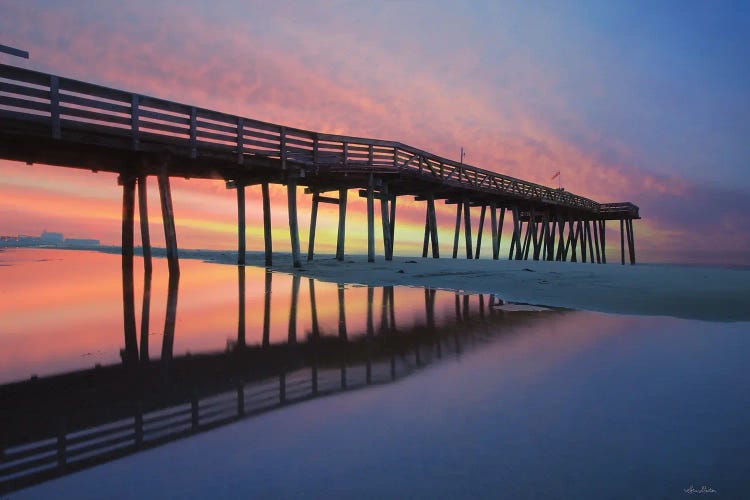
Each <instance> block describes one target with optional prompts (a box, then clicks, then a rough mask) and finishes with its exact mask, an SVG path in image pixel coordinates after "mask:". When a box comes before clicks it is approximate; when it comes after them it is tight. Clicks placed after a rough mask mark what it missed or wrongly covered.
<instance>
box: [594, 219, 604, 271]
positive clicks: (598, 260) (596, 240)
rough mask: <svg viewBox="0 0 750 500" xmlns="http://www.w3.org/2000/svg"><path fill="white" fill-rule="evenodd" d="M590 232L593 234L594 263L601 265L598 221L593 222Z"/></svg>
mask: <svg viewBox="0 0 750 500" xmlns="http://www.w3.org/2000/svg"><path fill="white" fill-rule="evenodd" d="M592 231H593V232H594V248H595V249H596V263H597V264H601V263H602V253H601V251H600V250H599V221H598V220H595V221H594V222H593V227H592Z"/></svg>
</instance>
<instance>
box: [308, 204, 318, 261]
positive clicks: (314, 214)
mask: <svg viewBox="0 0 750 500" xmlns="http://www.w3.org/2000/svg"><path fill="white" fill-rule="evenodd" d="M319 202H320V195H319V194H318V193H317V192H316V193H313V198H312V210H311V211H310V237H309V238H308V240H307V261H308V262H309V261H311V260H313V253H314V252H315V226H316V224H317V222H318V203H319Z"/></svg>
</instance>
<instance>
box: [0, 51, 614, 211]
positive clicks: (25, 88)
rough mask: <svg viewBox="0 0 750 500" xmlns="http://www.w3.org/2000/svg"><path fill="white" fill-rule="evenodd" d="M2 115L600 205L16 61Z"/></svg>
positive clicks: (366, 142)
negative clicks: (129, 90) (88, 80)
mask: <svg viewBox="0 0 750 500" xmlns="http://www.w3.org/2000/svg"><path fill="white" fill-rule="evenodd" d="M0 116H2V117H6V118H13V119H16V120H20V121H26V122H30V123H36V124H38V125H41V126H42V127H43V128H44V129H45V130H46V133H47V134H49V136H51V137H53V138H55V139H65V138H66V137H68V136H71V137H72V134H80V133H88V134H101V135H107V136H116V137H120V138H125V139H126V140H127V141H128V142H129V143H130V146H129V148H130V149H132V150H134V151H139V150H141V149H142V148H143V147H144V144H146V143H148V144H150V145H152V146H153V145H163V146H165V147H174V146H177V147H181V148H185V149H186V151H187V154H188V155H189V156H190V157H192V158H196V157H199V156H202V155H208V154H212V153H217V152H219V153H224V154H227V153H228V154H230V155H236V159H237V163H238V164H243V163H244V162H245V161H247V160H252V159H253V158H270V159H273V160H278V161H279V162H280V164H281V168H282V169H285V168H287V166H288V165H292V164H294V165H301V166H309V167H315V168H327V169H330V170H334V171H335V170H336V169H339V168H340V169H346V170H354V171H356V170H357V169H363V170H366V171H373V172H384V173H388V172H393V173H403V172H408V173H409V174H411V175H416V176H418V177H419V178H422V179H424V180H427V181H431V182H437V183H439V184H441V185H443V186H445V187H448V188H456V189H459V190H468V191H472V192H478V193H482V194H486V195H490V196H491V195H499V196H504V197H511V198H517V199H521V200H527V201H533V202H539V203H544V204H550V205H560V206H565V207H570V208H577V209H584V210H587V211H592V212H597V211H599V210H600V204H599V203H597V202H595V201H593V200H590V199H588V198H585V197H582V196H578V195H575V194H572V193H570V192H567V191H565V190H562V189H555V188H551V187H547V186H543V185H540V184H536V183H533V182H528V181H524V180H521V179H516V178H514V177H510V176H506V175H503V174H499V173H497V172H493V171H490V170H485V169H481V168H477V167H473V166H470V165H467V164H464V163H461V162H456V161H454V160H450V159H447V158H443V157H440V156H438V155H435V154H432V153H429V152H427V151H423V150H421V149H418V148H414V147H412V146H408V145H405V144H401V143H399V142H392V141H383V140H377V139H368V138H361V137H351V136H344V135H333V134H325V133H319V132H313V131H309V130H302V129H297V128H293V127H286V126H283V125H279V124H274V123H269V122H263V121H259V120H255V119H251V118H245V117H240V116H235V115H231V114H227V113H222V112H218V111H213V110H209V109H205V108H200V107H196V106H190V105H187V104H181V103H177V102H172V101H168V100H164V99H159V98H155V97H150V96H146V95H142V94H138V93H132V92H126V91H122V90H117V89H112V88H108V87H104V86H100V85H95V84H91V83H86V82H81V81H78V80H72V79H69V78H64V77H60V76H56V75H51V74H47V73H42V72H38V71H32V70H28V69H24V68H18V67H15V66H8V65H0Z"/></svg>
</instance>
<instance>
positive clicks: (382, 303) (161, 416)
mask: <svg viewBox="0 0 750 500" xmlns="http://www.w3.org/2000/svg"><path fill="white" fill-rule="evenodd" d="M204 265H205V264H204ZM213 267H215V268H216V272H227V271H228V270H229V271H230V272H234V273H236V276H237V284H238V287H237V290H238V294H237V297H238V298H239V301H238V303H236V304H237V305H236V306H235V308H234V315H235V317H236V322H237V328H236V337H233V338H227V339H226V347H225V349H223V350H220V351H217V350H215V349H214V350H213V351H212V350H211V349H201V348H200V346H201V342H198V343H197V345H198V346H199V349H198V350H197V351H194V352H193V353H190V352H186V353H184V354H180V355H175V346H176V345H179V344H180V328H178V325H181V326H182V325H185V322H181V321H179V315H180V314H181V311H178V307H177V304H178V300H177V299H178V296H179V294H180V280H179V277H178V276H173V277H171V278H170V279H169V281H168V286H167V290H166V292H167V293H166V305H165V308H164V328H163V335H162V337H161V341H162V342H161V351H160V356H159V357H158V358H154V357H153V356H150V350H149V340H150V338H151V337H156V338H158V336H154V335H149V325H150V324H152V323H153V321H151V319H152V318H150V316H151V314H150V313H151V311H152V308H151V301H152V300H155V299H156V298H157V296H158V294H152V293H151V287H152V276H151V273H150V272H147V273H145V276H144V280H143V283H142V285H143V288H142V289H143V301H142V306H141V314H140V317H141V324H140V331H138V330H137V328H136V324H135V323H136V322H135V321H134V320H132V321H129V320H128V318H135V317H136V311H135V300H132V301H131V300H128V290H129V289H131V288H130V287H132V289H136V288H137V287H136V284H135V283H134V282H133V276H124V280H123V285H124V287H125V290H126V293H125V294H124V295H125V297H126V299H125V300H124V301H123V309H124V315H125V322H124V329H123V331H124V338H123V341H122V344H121V346H122V347H120V348H119V349H120V356H121V358H122V362H121V363H112V364H107V365H105V366H97V367H96V368H93V369H92V368H85V369H78V370H75V371H72V372H68V373H63V374H57V375H50V376H44V377H33V378H32V379H30V380H25V381H9V382H8V383H5V384H4V385H2V386H0V402H1V403H2V405H1V406H0V407H2V408H3V409H4V411H3V413H2V422H1V423H0V429H2V430H1V431H0V433H1V434H0V439H1V440H2V441H0V446H1V447H2V455H0V456H1V457H2V458H0V485H1V488H2V489H1V490H0V491H12V490H15V489H18V488H20V487H23V486H25V485H28V484H33V483H36V482H39V481H44V480H46V479H49V478H52V477H55V476H59V475H64V474H67V473H70V472H73V471H76V470H80V469H83V468H87V467H90V466H92V465H95V464H98V463H102V462H106V461H109V460H112V459H114V458H117V457H121V456H124V455H127V454H131V453H134V452H137V451H140V450H143V449H147V448H151V447H154V446H158V445H160V444H163V443H165V442H168V441H172V440H175V439H179V438H183V437H187V436H190V435H193V434H195V433H198V432H202V431H205V430H208V429H213V428H216V427H218V426H222V425H225V424H227V423H230V422H234V421H236V420H238V419H242V418H247V417H249V416H252V415H257V414H259V413H264V412H268V411H271V410H274V409H276V408H280V407H284V406H287V405H290V404H293V403H298V402H301V401H307V400H310V399H312V398H317V397H320V396H324V395H330V394H333V393H337V392H342V391H350V390H354V389H358V388H363V387H367V386H369V385H374V384H385V383H389V382H392V381H395V380H398V379H400V378H403V377H405V376H408V375H409V374H411V373H413V372H415V371H416V370H418V369H420V368H422V367H424V366H427V365H429V364H431V363H433V362H435V361H437V360H439V359H442V358H444V357H445V356H457V355H460V353H461V352H462V351H463V350H465V349H470V348H472V347H473V346H476V345H481V344H482V342H483V341H484V339H486V338H488V337H491V336H495V335H498V334H499V333H501V332H503V331H507V330H509V329H510V327H512V326H513V325H514V324H517V323H525V322H531V321H535V320H538V319H540V317H539V315H538V313H537V314H534V313H528V314H526V313H520V314H519V313H513V314H510V315H509V314H506V313H503V312H502V311H499V310H497V309H496V308H494V307H493V300H494V298H493V297H491V296H483V295H463V294H455V293H453V292H446V291H437V290H430V289H426V290H423V289H416V288H399V289H395V288H394V287H380V288H375V287H358V286H344V285H342V284H330V283H320V282H316V281H314V280H312V279H308V278H303V277H301V276H299V275H293V276H290V275H286V274H275V273H272V272H270V271H267V270H265V269H259V268H245V267H237V268H232V267H224V266H213ZM185 274H188V273H184V274H183V276H184V275H185ZM186 281H190V280H186ZM194 286H195V282H191V283H190V287H191V288H193V287H194ZM211 291H212V290H211V287H209V286H207V287H206V289H205V290H204V292H205V293H206V294H209V293H211ZM248 292H249V293H248ZM396 295H398V300H396ZM206 297H207V298H208V295H206ZM186 299H187V301H186V303H187V309H188V310H192V312H190V313H188V317H187V318H186V322H187V324H188V325H191V326H193V325H192V324H193V323H197V324H198V325H200V324H203V323H204V321H205V320H206V318H202V317H201V311H200V307H199V308H198V311H197V312H196V310H195V309H193V307H192V306H194V305H195V303H196V301H197V303H200V302H201V300H200V295H197V294H196V290H195V289H194V288H193V289H192V290H191V291H190V294H189V295H188V296H187V297H186ZM191 303H192V306H191ZM229 311H230V309H221V310H220V311H216V310H215V311H213V314H214V315H216V314H217V313H219V314H227V313H228V312H229ZM248 313H249V315H248ZM545 314H560V313H559V312H555V313H545ZM217 319H220V318H217ZM186 330H189V328H186ZM284 330H285V331H284ZM193 345H196V343H193ZM113 349H115V350H116V349H118V347H116V346H113Z"/></svg>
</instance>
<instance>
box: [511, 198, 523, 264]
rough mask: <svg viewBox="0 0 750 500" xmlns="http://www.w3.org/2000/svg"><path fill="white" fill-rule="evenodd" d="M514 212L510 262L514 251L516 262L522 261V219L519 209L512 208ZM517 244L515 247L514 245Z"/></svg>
mask: <svg viewBox="0 0 750 500" xmlns="http://www.w3.org/2000/svg"><path fill="white" fill-rule="evenodd" d="M511 210H512V212H513V241H511V244H510V253H509V254H508V260H511V259H512V258H513V257H512V256H513V250H514V249H515V258H516V260H520V259H521V226H520V222H521V220H520V219H521V217H520V214H519V213H518V207H517V206H513V207H512V209H511ZM514 244H515V245H514Z"/></svg>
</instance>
